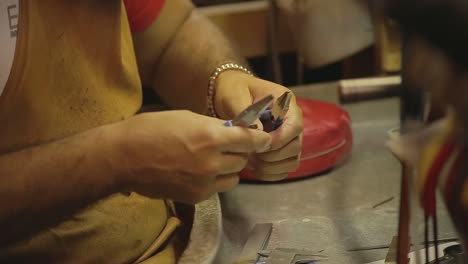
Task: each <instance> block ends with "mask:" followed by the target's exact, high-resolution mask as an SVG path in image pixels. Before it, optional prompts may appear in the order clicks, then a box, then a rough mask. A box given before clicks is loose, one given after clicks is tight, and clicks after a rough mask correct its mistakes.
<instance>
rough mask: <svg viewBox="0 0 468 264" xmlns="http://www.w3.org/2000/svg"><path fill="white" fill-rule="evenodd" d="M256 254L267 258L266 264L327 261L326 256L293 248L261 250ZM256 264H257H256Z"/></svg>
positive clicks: (311, 263) (308, 263)
mask: <svg viewBox="0 0 468 264" xmlns="http://www.w3.org/2000/svg"><path fill="white" fill-rule="evenodd" d="M258 254H259V255H260V256H262V257H268V259H266V260H265V263H266V264H316V263H319V262H321V261H324V260H326V259H327V256H325V255H320V254H317V252H313V251H309V250H301V249H295V248H275V249H274V250H271V251H269V250H261V251H259V252H258ZM257 264H259V263H258V262H257Z"/></svg>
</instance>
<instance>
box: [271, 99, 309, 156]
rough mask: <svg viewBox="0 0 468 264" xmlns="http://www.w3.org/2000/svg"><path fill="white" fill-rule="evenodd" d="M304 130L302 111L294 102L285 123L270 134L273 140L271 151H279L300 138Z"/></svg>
mask: <svg viewBox="0 0 468 264" xmlns="http://www.w3.org/2000/svg"><path fill="white" fill-rule="evenodd" d="M302 130H303V121H302V111H301V109H300V108H299V107H298V106H297V105H296V104H295V103H294V104H293V102H291V108H290V110H289V112H288V114H287V115H286V117H285V119H284V123H283V125H282V126H281V127H279V128H278V129H277V130H275V131H272V132H270V135H271V138H272V145H271V151H273V150H278V149H280V148H282V147H283V146H285V145H287V144H288V143H289V142H291V141H292V140H293V139H294V138H296V137H297V136H299V135H300V134H301V133H302Z"/></svg>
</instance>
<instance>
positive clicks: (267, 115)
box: [260, 92, 292, 132]
mask: <svg viewBox="0 0 468 264" xmlns="http://www.w3.org/2000/svg"><path fill="white" fill-rule="evenodd" d="M291 98H292V94H291V92H285V93H283V94H282V95H281V96H280V97H279V98H278V99H277V100H276V101H275V103H274V104H273V107H272V108H268V109H266V110H265V112H263V114H262V115H261V116H260V121H261V122H262V124H263V130H264V131H265V132H271V131H274V130H276V129H278V128H279V127H280V126H281V125H282V124H283V120H284V117H285V116H286V114H287V113H288V110H289V104H290V103H291Z"/></svg>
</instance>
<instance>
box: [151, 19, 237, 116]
mask: <svg viewBox="0 0 468 264" xmlns="http://www.w3.org/2000/svg"><path fill="white" fill-rule="evenodd" d="M226 62H239V63H241V64H245V63H244V60H243V59H242V58H241V56H239V55H238V54H237V53H236V51H235V50H234V48H233V47H232V45H231V44H230V42H229V41H228V40H227V38H226V37H225V36H224V35H223V33H222V32H220V31H219V30H218V29H217V28H216V27H215V26H214V25H213V24H212V23H211V22H210V21H209V20H208V19H207V18H205V17H203V16H201V15H199V14H198V13H197V12H196V11H192V12H191V14H190V15H189V16H188V18H187V19H186V21H185V22H184V23H183V25H182V26H181V28H180V29H179V30H178V31H177V33H176V35H175V37H174V38H173V39H172V41H171V43H170V44H169V45H168V48H167V49H166V50H165V52H164V53H163V55H162V56H161V58H160V61H159V62H158V64H157V66H156V68H155V71H154V78H153V87H154V89H155V90H156V92H157V94H158V95H159V96H160V97H161V98H162V99H163V100H164V101H165V102H166V103H167V104H168V105H169V106H170V107H172V108H174V109H188V110H191V111H194V112H197V113H204V112H205V110H206V103H207V102H206V95H207V90H208V81H209V77H210V75H211V74H212V73H213V71H214V69H215V68H216V67H218V66H220V65H221V64H223V63H226Z"/></svg>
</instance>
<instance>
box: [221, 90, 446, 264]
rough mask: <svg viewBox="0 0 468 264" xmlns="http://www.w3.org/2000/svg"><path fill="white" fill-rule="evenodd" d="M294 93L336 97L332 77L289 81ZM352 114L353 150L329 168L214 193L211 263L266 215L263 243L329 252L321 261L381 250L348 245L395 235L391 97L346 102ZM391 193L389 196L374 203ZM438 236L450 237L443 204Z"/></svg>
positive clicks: (372, 256)
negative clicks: (219, 231) (215, 237)
mask: <svg viewBox="0 0 468 264" xmlns="http://www.w3.org/2000/svg"><path fill="white" fill-rule="evenodd" d="M293 91H294V92H295V93H296V95H297V96H300V97H305V98H314V99H321V100H325V101H331V102H336V100H337V93H336V84H335V83H331V84H325V85H313V86H307V87H298V88H293ZM344 108H346V109H347V110H348V111H349V113H350V115H351V118H352V129H353V136H354V146H353V151H352V156H351V157H350V159H349V160H347V161H346V162H345V163H344V164H342V165H340V166H339V167H337V168H335V169H334V170H332V171H330V172H328V173H326V174H323V175H320V176H316V177H311V178H308V179H304V180H299V181H293V182H286V183H276V184H252V183H243V184H241V185H240V186H239V187H237V188H236V189H234V190H233V191H230V192H228V193H225V194H222V195H221V203H222V208H223V225H224V234H223V237H222V242H221V246H220V250H219V253H218V256H217V260H216V261H215V263H232V262H233V261H235V260H236V259H237V257H238V256H239V254H240V252H241V250H242V247H243V245H244V243H245V242H246V240H247V238H248V235H249V232H250V230H251V229H252V228H253V226H254V225H255V224H257V223H267V222H271V223H273V233H272V237H271V239H270V243H269V245H268V248H271V249H273V248H275V247H283V248H299V249H308V250H312V251H317V252H321V254H323V255H327V256H329V259H328V260H327V261H326V262H323V263H340V264H342V263H368V262H372V261H376V260H379V259H383V258H385V255H386V253H387V251H388V250H386V249H381V250H370V251H361V252H348V251H347V250H348V249H351V248H357V247H364V246H372V245H382V244H389V243H390V241H391V240H392V237H393V236H394V235H396V231H397V226H398V204H399V185H400V171H401V169H400V164H399V163H398V161H397V160H395V159H394V158H393V156H392V155H391V153H390V152H389V151H388V150H387V149H386V147H385V145H384V144H385V141H386V140H387V139H388V137H387V131H389V130H390V129H392V128H395V127H398V125H399V120H398V116H399V101H398V99H397V98H390V99H383V100H373V101H366V102H362V103H354V104H348V105H345V106H344ZM390 197H395V199H393V200H392V201H390V202H388V203H386V204H383V205H381V206H378V207H377V208H373V206H374V205H376V204H378V203H379V202H382V201H384V200H386V199H388V198H390ZM439 212H440V220H439V221H440V223H439V225H440V227H439V229H440V230H441V231H440V235H439V236H440V237H441V238H444V237H453V232H452V225H451V224H450V221H449V219H448V217H447V214H446V211H445V210H443V208H442V210H439Z"/></svg>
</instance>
